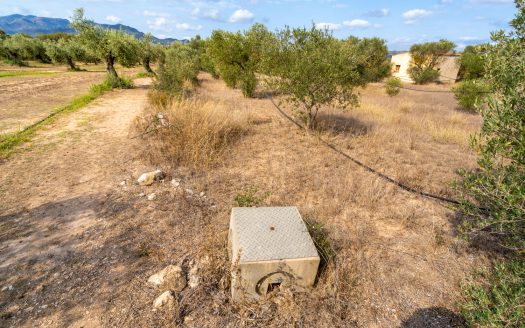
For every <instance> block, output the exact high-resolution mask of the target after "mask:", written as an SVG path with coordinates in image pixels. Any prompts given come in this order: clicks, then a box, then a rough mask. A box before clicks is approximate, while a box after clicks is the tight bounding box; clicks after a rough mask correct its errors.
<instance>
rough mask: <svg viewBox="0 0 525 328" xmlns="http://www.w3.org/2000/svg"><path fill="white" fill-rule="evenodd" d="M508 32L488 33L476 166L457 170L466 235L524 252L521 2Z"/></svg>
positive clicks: (524, 15) (524, 34) (524, 39)
mask: <svg viewBox="0 0 525 328" xmlns="http://www.w3.org/2000/svg"><path fill="white" fill-rule="evenodd" d="M516 4H517V7H518V14H517V16H516V18H515V19H514V20H513V21H512V23H511V26H512V27H513V30H512V31H510V32H508V33H506V32H504V31H499V32H496V33H493V34H492V41H493V45H491V46H490V47H489V48H488V50H487V55H486V58H485V60H486V63H485V66H484V70H485V74H484V80H485V82H486V83H487V84H488V85H490V88H491V91H492V93H491V94H488V95H487V97H486V98H485V102H486V104H485V106H483V107H482V108H481V109H480V112H481V116H482V117H483V125H482V128H481V131H480V133H479V134H478V135H476V136H475V138H474V139H473V146H474V149H475V150H476V151H477V152H478V154H479V159H478V164H479V168H478V169H476V170H473V171H471V170H463V171H461V172H460V174H461V177H462V178H463V180H462V181H461V183H460V184H459V186H458V187H459V189H460V191H461V192H462V194H463V200H462V204H461V206H460V210H461V211H462V212H463V213H464V214H465V217H466V219H465V221H464V223H463V227H462V228H463V232H464V233H465V234H466V235H467V236H474V237H477V236H489V237H492V238H493V239H494V240H496V241H498V242H499V243H500V244H501V245H503V246H504V247H507V248H509V249H512V250H516V251H521V252H523V251H525V183H524V181H525V119H524V117H525V92H524V90H525V2H524V1H523V0H518V1H516Z"/></svg>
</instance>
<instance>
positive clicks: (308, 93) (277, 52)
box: [264, 25, 366, 129]
mask: <svg viewBox="0 0 525 328" xmlns="http://www.w3.org/2000/svg"><path fill="white" fill-rule="evenodd" d="M265 58H266V59H265V61H264V67H265V73H266V74H265V76H266V82H267V84H268V86H269V87H270V88H271V89H273V90H275V91H277V92H278V93H279V94H282V95H283V96H284V101H286V102H289V103H291V104H292V105H294V107H295V109H296V113H297V114H298V115H299V117H300V118H301V119H303V121H304V122H305V125H306V128H307V129H312V128H314V127H315V123H316V118H317V114H318V112H319V110H320V109H321V108H322V107H323V106H325V105H328V104H335V105H338V106H340V107H341V108H343V109H345V108H348V107H349V106H352V105H356V104H357V102H358V98H357V94H356V92H355V91H354V88H355V87H356V86H358V85H364V84H366V82H365V81H364V80H363V78H362V75H361V73H360V72H359V69H358V66H359V65H358V63H359V60H360V59H359V54H358V53H356V51H355V47H348V46H346V47H345V46H343V44H342V43H341V42H340V41H339V40H337V39H335V38H334V37H333V36H332V34H331V33H330V32H329V31H328V30H321V29H318V28H316V27H315V25H313V26H312V27H311V28H310V29H308V28H294V29H290V28H289V27H286V28H285V29H283V30H281V31H279V32H278V33H277V34H276V41H275V42H274V43H273V45H270V46H269V48H268V49H267V53H266V56H265Z"/></svg>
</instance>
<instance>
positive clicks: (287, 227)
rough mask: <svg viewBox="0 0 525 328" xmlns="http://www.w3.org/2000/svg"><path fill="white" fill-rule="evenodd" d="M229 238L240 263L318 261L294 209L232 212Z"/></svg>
mask: <svg viewBox="0 0 525 328" xmlns="http://www.w3.org/2000/svg"><path fill="white" fill-rule="evenodd" d="M230 234H231V236H230V237H231V238H232V239H236V240H235V241H234V242H233V243H232V245H231V246H232V249H231V251H232V254H231V255H232V256H233V257H236V258H237V257H238V256H240V259H239V260H240V262H255V261H272V260H282V259H299V258H311V257H319V255H318V254H317V250H316V248H315V245H314V243H313V241H312V238H311V237H310V234H309V233H308V229H307V228H306V225H305V223H304V221H303V220H302V218H301V215H300V214H299V211H298V210H297V208H296V207H253V208H250V207H236V208H233V209H232V212H231V218H230Z"/></svg>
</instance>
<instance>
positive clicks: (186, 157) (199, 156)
mask: <svg viewBox="0 0 525 328" xmlns="http://www.w3.org/2000/svg"><path fill="white" fill-rule="evenodd" d="M150 103H151V109H152V113H151V114H150V115H148V116H147V117H145V118H142V119H141V120H140V121H139V124H138V128H139V130H140V132H141V133H142V134H147V135H149V136H150V138H149V141H150V143H149V147H148V151H147V153H148V155H149V157H150V159H151V160H152V161H154V162H157V163H158V162H159V159H164V160H167V161H168V162H172V163H174V164H179V165H180V164H182V165H187V166H189V167H196V168H206V167H210V166H212V165H214V164H217V163H218V162H220V160H221V159H222V158H223V155H224V153H225V152H226V151H227V149H228V148H229V146H230V145H232V144H233V143H235V142H237V141H238V140H239V139H240V138H241V137H242V136H243V135H245V134H246V133H247V132H248V130H249V128H250V125H251V120H250V115H249V114H248V113H246V112H244V111H241V110H236V109H235V110H234V109H231V108H229V107H228V106H226V105H225V104H224V103H220V102H214V101H202V100H169V99H168V98H165V97H164V95H163V94H159V93H158V92H156V93H155V94H152V95H150Z"/></svg>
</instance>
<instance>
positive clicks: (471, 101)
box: [452, 80, 489, 111]
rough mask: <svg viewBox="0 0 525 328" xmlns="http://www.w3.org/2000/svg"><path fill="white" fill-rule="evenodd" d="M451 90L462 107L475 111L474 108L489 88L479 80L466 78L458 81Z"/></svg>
mask: <svg viewBox="0 0 525 328" xmlns="http://www.w3.org/2000/svg"><path fill="white" fill-rule="evenodd" d="M452 91H453V92H454V96H455V97H456V99H457V101H458V103H459V105H460V106H461V107H462V108H464V109H466V110H469V111H476V108H477V107H478V106H479V105H480V104H481V103H482V102H483V100H484V99H485V98H486V96H487V93H488V92H489V88H488V86H487V85H486V84H485V83H484V82H483V81H481V80H467V81H463V82H460V83H458V84H457V85H456V86H455V87H454V88H452Z"/></svg>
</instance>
